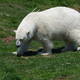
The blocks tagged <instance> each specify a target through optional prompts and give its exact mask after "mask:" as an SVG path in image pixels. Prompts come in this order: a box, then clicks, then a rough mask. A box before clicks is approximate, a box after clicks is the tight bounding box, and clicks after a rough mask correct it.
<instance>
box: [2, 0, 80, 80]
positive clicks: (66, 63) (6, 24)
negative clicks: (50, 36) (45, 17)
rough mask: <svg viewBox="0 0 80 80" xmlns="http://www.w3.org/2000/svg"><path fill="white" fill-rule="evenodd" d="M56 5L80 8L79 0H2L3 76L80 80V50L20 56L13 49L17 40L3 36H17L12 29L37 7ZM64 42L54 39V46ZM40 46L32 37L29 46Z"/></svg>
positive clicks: (5, 79)
mask: <svg viewBox="0 0 80 80" xmlns="http://www.w3.org/2000/svg"><path fill="white" fill-rule="evenodd" d="M55 6H67V7H71V8H74V9H76V10H79V9H80V0H0V80H80V52H65V53H61V54H53V55H51V56H46V57H44V56H39V55H36V56H28V57H24V58H19V57H16V56H15V55H12V54H11V53H10V52H13V51H16V46H15V40H12V41H10V42H6V41H5V40H4V39H5V38H7V37H10V36H13V37H14V36H15V34H14V33H13V32H12V31H13V30H14V29H17V27H18V25H19V23H20V22H21V20H22V19H23V17H24V16H25V15H27V14H28V13H30V12H31V11H32V10H33V9H34V8H37V10H39V9H40V11H41V10H44V9H48V8H51V7H55ZM37 10H36V11H37ZM62 45H64V43H63V42H62V41H61V42H59V41H55V47H61V46H62ZM41 46H42V45H41V44H40V43H38V42H35V41H33V42H32V43H31V45H30V48H32V49H37V48H39V47H41Z"/></svg>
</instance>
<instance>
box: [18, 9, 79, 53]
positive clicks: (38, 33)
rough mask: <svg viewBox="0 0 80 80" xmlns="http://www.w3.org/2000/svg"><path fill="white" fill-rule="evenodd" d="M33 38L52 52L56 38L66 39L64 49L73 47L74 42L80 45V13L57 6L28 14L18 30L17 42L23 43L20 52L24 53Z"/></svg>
mask: <svg viewBox="0 0 80 80" xmlns="http://www.w3.org/2000/svg"><path fill="white" fill-rule="evenodd" d="M33 39H35V40H38V41H40V42H41V43H42V44H43V47H44V49H45V51H46V53H51V49H52V48H53V44H52V41H54V40H64V41H65V43H66V47H65V48H64V51H65V50H69V49H71V48H73V47H74V43H76V44H77V46H80V13H79V12H78V11H76V10H74V9H71V8H67V7H55V8H50V9H47V10H45V11H41V12H32V13H30V14H28V15H27V16H26V17H24V19H23V20H22V22H21V23H20V25H19V27H18V29H17V31H16V40H17V41H16V42H20V43H21V44H19V45H20V48H19V51H18V54H23V52H25V51H26V50H27V47H28V46H29V42H31V40H33ZM21 40H23V41H21ZM16 45H18V44H16ZM78 49H79V48H78Z"/></svg>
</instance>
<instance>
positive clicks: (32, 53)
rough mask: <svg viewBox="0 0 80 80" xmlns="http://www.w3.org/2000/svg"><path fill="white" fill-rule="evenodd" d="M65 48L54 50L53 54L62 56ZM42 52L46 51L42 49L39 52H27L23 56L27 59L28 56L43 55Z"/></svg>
mask: <svg viewBox="0 0 80 80" xmlns="http://www.w3.org/2000/svg"><path fill="white" fill-rule="evenodd" d="M63 48H64V47H61V48H55V49H52V53H53V54H60V53H61V52H62V49H63ZM42 52H44V49H43V48H41V49H39V50H37V51H27V52H25V53H24V54H23V55H22V56H25V57H26V56H33V55H38V54H39V53H42ZM17 56H18V55H17Z"/></svg>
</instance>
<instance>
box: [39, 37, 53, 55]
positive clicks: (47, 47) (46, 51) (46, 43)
mask: <svg viewBox="0 0 80 80" xmlns="http://www.w3.org/2000/svg"><path fill="white" fill-rule="evenodd" d="M41 42H42V45H43V48H44V50H43V52H41V53H40V54H41V55H50V54H52V49H53V44H52V42H51V41H50V40H49V39H47V38H44V39H42V41H41Z"/></svg>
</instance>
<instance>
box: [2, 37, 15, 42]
mask: <svg viewBox="0 0 80 80" xmlns="http://www.w3.org/2000/svg"><path fill="white" fill-rule="evenodd" d="M2 40H3V41H4V42H5V43H10V42H12V41H13V40H15V38H14V37H13V36H9V37H6V38H3V39H2Z"/></svg>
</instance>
